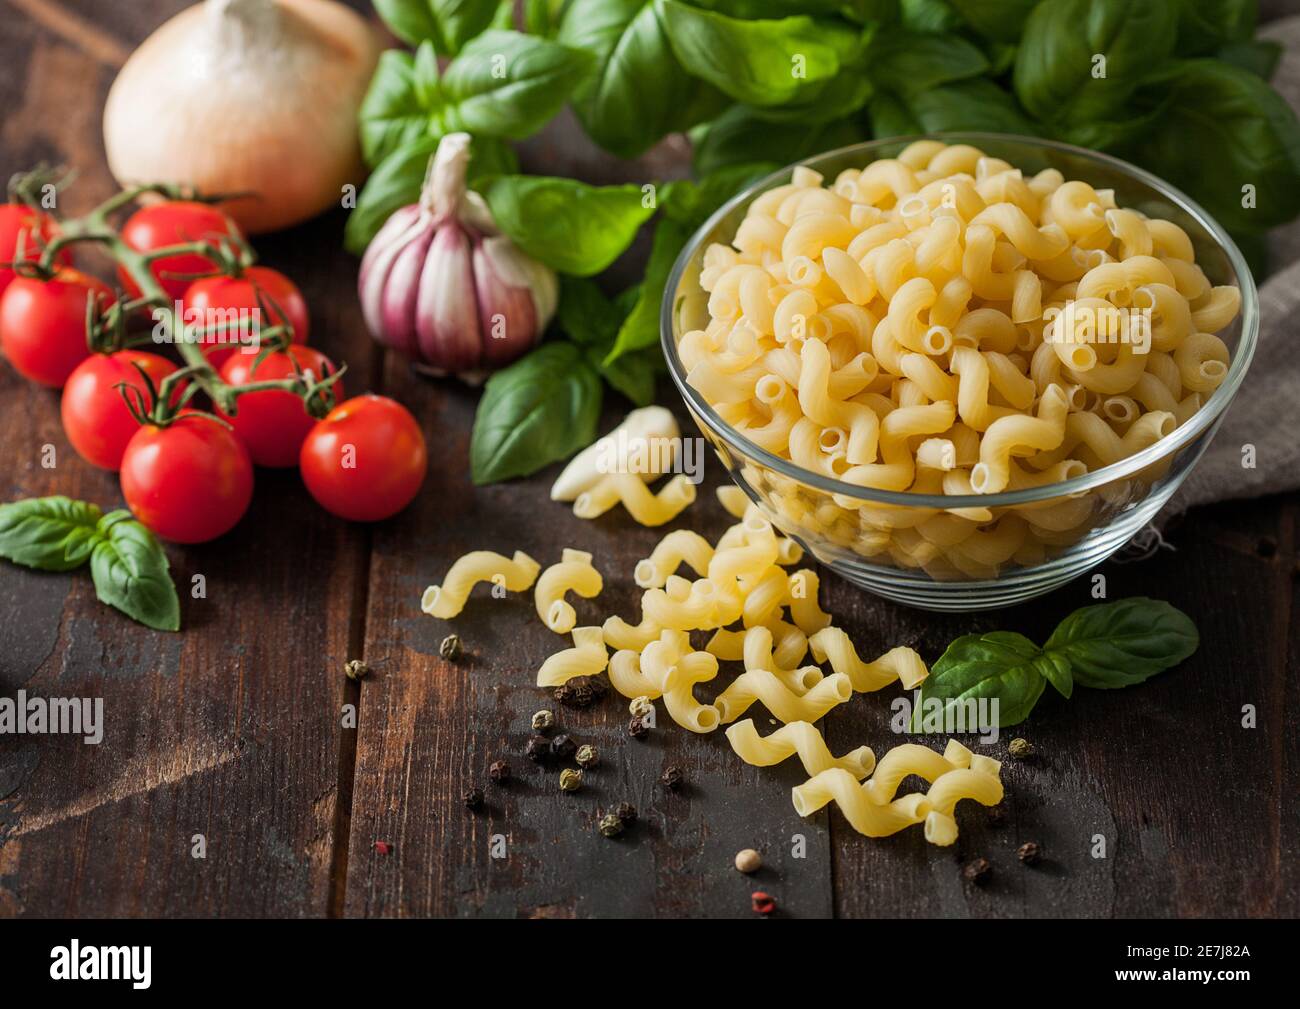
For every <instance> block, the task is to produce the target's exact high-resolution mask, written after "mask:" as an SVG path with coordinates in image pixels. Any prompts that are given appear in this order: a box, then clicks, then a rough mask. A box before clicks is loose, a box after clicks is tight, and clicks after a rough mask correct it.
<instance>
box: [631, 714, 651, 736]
mask: <svg viewBox="0 0 1300 1009" xmlns="http://www.w3.org/2000/svg"><path fill="white" fill-rule="evenodd" d="M649 732H650V723H649V722H648V721H647V720H646V719H644V718H639V717H633V719H632V721H630V722H628V723H627V734H628V735H629V736H631V737H632V738H633V739H644V738H645V737H646V736H647V735H648V734H649Z"/></svg>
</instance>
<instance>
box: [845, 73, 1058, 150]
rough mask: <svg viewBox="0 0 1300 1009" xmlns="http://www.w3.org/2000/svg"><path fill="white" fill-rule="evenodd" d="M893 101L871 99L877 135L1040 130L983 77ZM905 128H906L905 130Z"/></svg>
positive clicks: (896, 97) (1032, 132)
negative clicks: (955, 131)
mask: <svg viewBox="0 0 1300 1009" xmlns="http://www.w3.org/2000/svg"><path fill="white" fill-rule="evenodd" d="M890 97H891V99H892V101H873V102H872V104H871V124H872V128H873V130H875V131H876V134H877V136H905V135H907V134H909V133H934V132H938V131H940V130H987V131H989V132H993V133H1017V134H1020V135H1022V136H1035V135H1036V134H1039V133H1041V132H1042V129H1041V128H1040V127H1038V126H1037V125H1035V124H1034V122H1033V121H1032V120H1030V119H1029V118H1028V117H1027V116H1026V115H1025V114H1024V113H1023V112H1021V111H1020V108H1019V106H1017V105H1016V101H1015V99H1014V98H1013V97H1012V96H1011V95H1009V94H1008V93H1007V92H1006V91H1003V90H1002V89H1001V88H1000V87H998V86H997V85H996V84H994V83H993V82H992V81H990V80H986V79H984V78H976V79H974V80H968V81H957V82H956V83H954V84H945V85H943V86H942V87H937V88H931V89H930V90H928V91H922V92H920V93H919V94H915V95H911V96H910V97H904V96H902V95H899V94H896V93H895V94H892V95H891V96H890ZM904 128H905V129H904Z"/></svg>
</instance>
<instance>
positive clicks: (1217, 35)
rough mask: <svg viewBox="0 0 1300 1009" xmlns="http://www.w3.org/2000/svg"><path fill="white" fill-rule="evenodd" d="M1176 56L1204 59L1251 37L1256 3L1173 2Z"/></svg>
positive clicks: (1218, 0)
mask: <svg viewBox="0 0 1300 1009" xmlns="http://www.w3.org/2000/svg"><path fill="white" fill-rule="evenodd" d="M1176 6H1177V8H1178V43H1177V45H1176V47H1175V50H1174V51H1175V52H1176V53H1177V54H1178V55H1179V56H1206V55H1208V54H1210V53H1212V52H1214V51H1215V50H1216V49H1218V48H1220V47H1221V46H1224V45H1227V44H1228V43H1230V42H1245V41H1247V40H1248V39H1249V38H1250V37H1251V36H1252V35H1254V34H1255V21H1256V19H1257V17H1258V15H1259V5H1258V3H1257V2H1256V0H1177V3H1176Z"/></svg>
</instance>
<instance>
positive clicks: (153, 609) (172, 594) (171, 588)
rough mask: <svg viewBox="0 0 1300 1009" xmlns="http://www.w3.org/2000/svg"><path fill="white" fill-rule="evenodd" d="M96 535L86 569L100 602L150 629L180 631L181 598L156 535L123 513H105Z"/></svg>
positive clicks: (127, 513) (126, 512)
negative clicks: (88, 566)
mask: <svg viewBox="0 0 1300 1009" xmlns="http://www.w3.org/2000/svg"><path fill="white" fill-rule="evenodd" d="M98 533H99V539H98V541H97V542H96V544H95V549H94V552H93V553H92V554H91V557H90V573H91V576H92V577H93V578H94V581H95V595H96V596H98V597H99V600H100V602H104V603H108V604H109V605H110V606H115V607H117V608H118V609H119V610H121V611H122V612H123V613H125V614H126V615H127V616H128V617H130V618H131V619H133V620H138V621H139V622H140V623H142V624H144V625H145V626H146V627H152V628H154V630H159V631H178V630H180V626H181V604H180V599H179V598H178V597H177V595H176V586H175V584H173V582H172V579H171V575H170V574H168V568H169V566H170V565H169V564H168V563H167V554H166V553H165V552H164V551H163V548H162V545H161V544H160V543H159V542H158V538H157V537H156V536H154V534H153V533H151V532H150V531H149V530H148V529H146V528H145V527H144V526H143V525H141V524H140V523H139V522H137V521H136V520H135V519H133V518H132V517H131V513H130V512H128V511H114V512H109V513H108V514H107V515H105V516H104V517H103V518H102V519H101V520H100V522H99V527H98Z"/></svg>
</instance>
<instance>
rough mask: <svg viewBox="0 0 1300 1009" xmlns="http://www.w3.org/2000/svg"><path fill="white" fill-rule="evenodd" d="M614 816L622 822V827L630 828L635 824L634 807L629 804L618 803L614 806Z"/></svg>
mask: <svg viewBox="0 0 1300 1009" xmlns="http://www.w3.org/2000/svg"><path fill="white" fill-rule="evenodd" d="M614 815H615V816H617V817H618V818H619V819H620V820H621V821H622V822H623V826H624V827H630V826H632V824H634V823H636V807H635V806H634V805H632V803H630V802H620V803H619V804H618V805H617V806H615V807H614Z"/></svg>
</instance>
